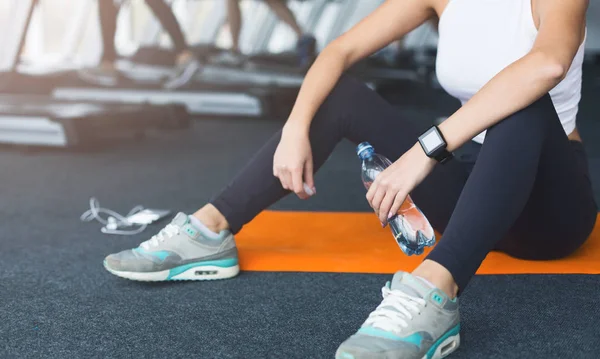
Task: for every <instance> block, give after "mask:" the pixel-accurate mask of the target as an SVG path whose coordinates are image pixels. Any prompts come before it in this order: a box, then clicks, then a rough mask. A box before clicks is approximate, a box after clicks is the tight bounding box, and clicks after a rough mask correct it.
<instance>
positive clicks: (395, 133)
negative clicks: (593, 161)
mask: <svg viewBox="0 0 600 359" xmlns="http://www.w3.org/2000/svg"><path fill="white" fill-rule="evenodd" d="M420 133H421V129H419V128H417V127H416V126H415V125H414V124H413V123H411V122H410V121H408V120H407V119H406V118H403V117H402V115H401V113H400V112H399V111H398V110H397V109H395V108H394V107H393V106H392V105H390V104H389V103H387V102H386V101H385V100H384V99H383V98H381V97H380V96H379V95H378V94H377V93H375V92H374V91H372V90H371V89H369V88H368V87H367V86H366V85H365V84H363V83H362V82H360V81H357V80H355V79H353V78H351V77H348V76H346V75H345V76H343V77H342V78H341V79H340V80H339V82H338V84H337V85H336V87H335V88H334V90H333V91H332V93H331V94H330V95H329V96H328V98H327V100H326V101H325V102H324V103H323V105H322V106H321V108H320V109H319V111H318V112H317V114H316V115H315V118H314V119H313V122H312V125H311V129H310V142H311V146H312V153H313V163H314V168H315V171H316V170H318V169H319V168H320V167H321V166H322V165H323V163H325V161H326V160H327V158H328V157H329V155H330V154H331V153H332V152H333V150H334V148H335V146H336V145H337V143H338V142H339V141H340V140H341V139H342V138H348V139H349V140H350V141H352V142H354V143H360V142H363V141H368V142H370V143H371V144H372V145H373V146H374V147H375V150H376V151H377V152H378V153H380V154H382V155H384V156H386V157H388V158H389V159H390V160H392V161H394V160H396V159H397V158H399V157H400V156H401V155H402V154H403V153H404V152H406V151H407V150H408V149H409V148H411V147H412V146H413V145H414V144H415V143H416V141H417V137H418V135H419V134H420ZM280 137H281V132H278V133H277V134H275V135H274V136H273V137H272V138H271V139H270V140H269V141H268V142H267V144H265V145H264V147H263V148H262V149H261V150H260V151H259V152H258V153H257V154H256V155H255V156H254V157H253V159H252V160H251V161H250V162H249V163H248V164H247V165H246V166H245V167H244V168H243V169H242V170H241V172H240V173H239V174H238V175H237V176H236V177H235V178H234V179H233V181H232V182H231V183H230V184H229V185H228V186H227V187H226V188H225V189H224V190H223V191H222V192H221V193H220V194H219V195H218V196H217V197H216V198H215V199H214V200H213V201H211V203H212V205H214V206H215V207H216V208H217V209H218V211H219V212H220V213H221V214H222V215H223V216H224V217H225V218H226V219H227V222H228V223H229V227H230V229H231V230H232V231H233V232H234V233H236V232H238V231H239V230H240V229H241V228H242V226H243V225H244V224H246V223H248V222H249V221H250V220H252V219H253V218H254V217H255V216H256V215H257V214H259V213H260V212H261V211H263V210H264V209H266V208H267V207H269V206H270V205H271V204H273V203H275V202H276V201H278V200H279V199H281V198H283V197H284V196H285V195H287V194H288V193H289V192H288V191H286V190H284V189H283V188H282V187H281V184H280V182H279V179H277V178H276V177H274V176H273V174H272V173H273V171H272V169H273V155H274V153H275V150H276V148H277V145H278V143H279V140H280ZM357 166H358V160H357ZM467 176H468V174H467V172H466V171H465V169H464V167H463V166H462V165H461V164H460V163H458V162H450V163H448V164H446V165H444V166H438V167H437V168H436V169H435V170H434V171H433V173H432V174H431V175H430V176H429V177H428V178H427V179H426V180H425V181H424V182H423V183H422V184H421V185H420V186H419V187H418V188H416V189H415V190H414V191H413V193H412V197H413V199H414V201H415V202H416V203H417V205H418V206H419V207H420V208H421V209H422V210H423V212H424V213H425V214H426V216H427V217H428V218H429V220H430V221H431V223H432V225H433V226H434V228H436V229H437V230H439V231H443V230H444V229H445V227H446V224H447V222H448V219H449V218H450V214H451V213H452V210H453V208H454V205H455V204H456V201H457V199H458V197H459V195H460V192H461V190H462V187H463V185H464V183H465V181H466V179H467Z"/></svg>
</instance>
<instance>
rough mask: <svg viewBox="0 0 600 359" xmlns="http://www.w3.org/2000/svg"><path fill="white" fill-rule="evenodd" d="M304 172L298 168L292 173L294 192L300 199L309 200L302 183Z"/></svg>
mask: <svg viewBox="0 0 600 359" xmlns="http://www.w3.org/2000/svg"><path fill="white" fill-rule="evenodd" d="M302 170H303V168H296V169H294V170H292V172H291V181H292V183H291V184H292V190H293V191H294V193H295V194H296V195H298V197H300V198H307V197H308V195H307V194H306V193H304V186H303V182H302Z"/></svg>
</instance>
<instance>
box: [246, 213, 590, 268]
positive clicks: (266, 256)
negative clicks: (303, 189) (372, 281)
mask: <svg viewBox="0 0 600 359" xmlns="http://www.w3.org/2000/svg"><path fill="white" fill-rule="evenodd" d="M438 240H439V236H438ZM441 240H443V239H441ZM236 242H237V244H238V249H239V255H240V267H241V269H242V270H248V271H293V272H349V273H394V272H396V271H398V270H404V271H410V270H412V269H414V268H415V267H416V266H417V265H418V264H419V263H420V262H421V261H422V260H423V258H424V255H421V256H411V257H408V256H406V255H405V254H404V253H402V251H401V250H400V248H399V247H398V245H397V244H396V242H395V241H394V239H393V238H392V235H391V233H390V230H389V229H388V228H385V229H384V228H381V226H380V225H379V221H378V219H377V217H376V216H375V215H374V214H372V213H323V212H272V211H266V212H263V213H261V214H260V215H259V216H258V217H257V218H256V219H255V220H253V221H252V222H251V223H250V224H248V225H247V226H246V227H244V229H243V230H242V232H241V233H240V234H239V235H238V236H237V238H236ZM425 253H427V251H426V252H425ZM477 273H478V274H521V273H522V274H526V273H552V274H555V273H564V274H566V273H570V274H600V218H599V221H598V225H596V229H595V231H594V233H593V234H592V237H591V238H590V239H589V240H588V241H587V243H586V244H585V245H584V246H583V247H582V248H580V249H579V250H578V251H577V252H576V253H575V254H573V255H572V256H570V257H568V258H566V259H561V260H555V261H543V262H542V261H525V260H519V259H515V258H511V257H509V256H507V255H506V254H503V253H497V252H492V253H490V254H489V255H488V256H487V258H486V259H485V261H484V262H483V264H482V266H481V267H480V268H479V271H478V272H477Z"/></svg>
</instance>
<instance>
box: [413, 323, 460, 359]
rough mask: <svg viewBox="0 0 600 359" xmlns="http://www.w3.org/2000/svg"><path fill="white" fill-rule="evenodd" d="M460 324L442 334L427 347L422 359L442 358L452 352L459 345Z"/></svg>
mask: <svg viewBox="0 0 600 359" xmlns="http://www.w3.org/2000/svg"><path fill="white" fill-rule="evenodd" d="M459 332H460V324H458V325H457V326H455V327H454V328H452V329H450V330H449V331H448V332H446V334H444V335H442V337H441V338H440V339H438V341H437V342H435V344H433V345H432V346H431V348H429V351H427V354H425V356H423V358H422V359H443V358H445V357H447V356H448V355H450V354H452V353H454V352H455V351H456V349H458V347H459V346H460V333H459Z"/></svg>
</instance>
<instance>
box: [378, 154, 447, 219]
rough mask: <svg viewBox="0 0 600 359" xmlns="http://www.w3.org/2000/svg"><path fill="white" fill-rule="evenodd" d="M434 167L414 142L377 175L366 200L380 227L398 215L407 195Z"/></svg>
mask: <svg viewBox="0 0 600 359" xmlns="http://www.w3.org/2000/svg"><path fill="white" fill-rule="evenodd" d="M435 164H436V161H435V160H434V159H431V158H429V157H427V155H426V154H425V152H424V151H423V149H422V148H421V145H419V144H418V143H417V144H415V145H414V146H413V147H412V148H411V149H410V150H408V151H406V153H404V155H402V157H400V158H399V159H398V160H397V161H396V162H394V163H393V164H392V165H391V166H389V167H388V168H386V169H385V170H384V171H383V172H381V173H380V174H379V175H377V177H376V178H375V181H373V184H372V185H371V187H370V188H369V191H368V192H367V200H368V201H369V204H370V205H371V207H372V208H373V209H374V210H375V213H377V215H378V216H379V220H380V221H381V224H382V225H383V226H385V225H386V224H387V221H388V219H389V218H391V217H393V216H394V215H396V213H398V211H399V210H400V206H401V205H402V203H404V200H405V199H406V197H407V196H408V194H409V193H410V192H412V190H413V189H414V188H415V187H417V186H418V185H419V183H421V181H423V180H424V179H425V177H427V175H429V173H431V171H432V170H433V168H434V167H435Z"/></svg>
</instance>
